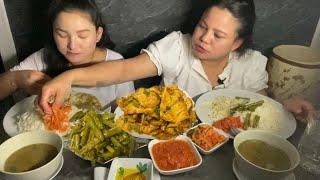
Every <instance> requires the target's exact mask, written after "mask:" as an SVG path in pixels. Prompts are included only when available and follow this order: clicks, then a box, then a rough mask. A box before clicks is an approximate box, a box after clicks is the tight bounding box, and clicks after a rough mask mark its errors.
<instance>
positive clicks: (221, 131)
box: [185, 123, 229, 154]
mask: <svg viewBox="0 0 320 180" xmlns="http://www.w3.org/2000/svg"><path fill="white" fill-rule="evenodd" d="M200 125H209V126H211V125H210V124H207V123H200V124H198V125H196V126H194V127H192V128H190V129H189V130H188V131H187V132H186V133H185V134H186V135H187V134H188V132H189V131H190V130H193V129H195V128H197V127H198V126H200ZM213 129H214V130H215V131H216V132H217V133H218V134H220V135H222V136H224V137H225V138H226V140H225V141H224V142H221V143H219V144H216V145H215V146H214V147H212V148H211V149H210V150H204V149H203V148H202V147H200V146H198V144H196V143H195V142H193V141H192V139H191V138H190V137H188V136H187V137H188V138H189V139H190V140H191V141H192V142H193V144H194V145H195V146H196V147H197V148H198V150H199V151H200V152H201V153H202V154H210V153H212V152H213V151H215V150H217V149H219V148H220V147H221V146H222V145H224V144H225V143H226V142H228V140H229V135H228V134H227V133H225V132H224V131H223V130H221V129H217V128H215V127H213Z"/></svg>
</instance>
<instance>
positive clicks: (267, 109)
mask: <svg viewBox="0 0 320 180" xmlns="http://www.w3.org/2000/svg"><path fill="white" fill-rule="evenodd" d="M244 101H245V100H244V99H236V98H234V97H227V96H219V97H217V98H216V99H215V100H214V101H213V102H212V111H213V113H212V118H213V120H214V121H217V120H220V119H223V118H225V117H228V116H230V115H231V113H230V109H232V108H234V107H236V106H238V105H239V104H241V103H243V102H244ZM256 101H257V100H250V102H249V103H252V102H256ZM247 113H248V112H241V113H240V112H237V113H236V114H235V115H239V116H240V117H241V119H242V121H243V117H245V115H246V114H247ZM251 114H252V115H258V116H260V120H259V124H258V127H257V129H264V130H271V131H274V132H278V131H279V130H280V129H279V127H280V123H279V119H280V118H281V113H280V112H279V111H277V109H276V108H275V107H274V106H272V105H271V104H270V103H269V102H268V101H266V100H264V103H263V104H262V105H261V106H259V107H258V108H256V110H255V111H254V112H251Z"/></svg>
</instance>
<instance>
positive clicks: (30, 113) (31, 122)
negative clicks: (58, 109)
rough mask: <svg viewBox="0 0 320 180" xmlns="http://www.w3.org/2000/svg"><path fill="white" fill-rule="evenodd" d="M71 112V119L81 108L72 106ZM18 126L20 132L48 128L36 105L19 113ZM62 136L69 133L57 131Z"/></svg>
mask: <svg viewBox="0 0 320 180" xmlns="http://www.w3.org/2000/svg"><path fill="white" fill-rule="evenodd" d="M71 109H72V110H71V112H70V113H69V115H68V116H69V119H70V118H71V117H72V116H73V115H74V114H75V113H76V112H78V111H79V110H80V109H78V108H77V107H75V106H72V108H71ZM17 127H18V133H23V132H27V131H35V130H46V127H45V125H44V123H43V120H42V117H41V116H40V115H39V113H38V112H37V111H36V110H35V108H34V107H32V108H30V109H28V110H27V111H26V112H24V113H22V114H19V115H17ZM55 132H56V133H57V134H59V135H60V136H65V135H66V134H68V130H67V132H64V133H61V132H58V131H55Z"/></svg>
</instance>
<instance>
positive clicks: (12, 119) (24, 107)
mask: <svg viewBox="0 0 320 180" xmlns="http://www.w3.org/2000/svg"><path fill="white" fill-rule="evenodd" d="M35 98H36V96H30V97H27V98H25V99H23V100H21V101H19V102H17V103H16V104H15V105H14V106H12V107H11V108H10V109H9V111H8V112H7V113H6V115H5V116H4V118H3V128H4V131H5V132H6V133H7V134H8V135H9V136H10V137H12V136H15V135H17V134H18V126H17V123H16V121H17V115H19V114H22V113H24V112H26V111H28V110H29V109H31V108H33V103H34V99H35Z"/></svg>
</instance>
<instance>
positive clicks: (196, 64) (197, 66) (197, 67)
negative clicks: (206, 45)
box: [192, 52, 237, 86]
mask: <svg viewBox="0 0 320 180" xmlns="http://www.w3.org/2000/svg"><path fill="white" fill-rule="evenodd" d="M192 57H193V63H192V69H193V70H194V71H196V72H197V73H198V74H200V76H201V77H203V78H204V79H206V80H207V81H208V82H209V79H208V76H207V75H206V73H205V72H204V69H203V67H202V64H201V62H200V60H199V59H198V58H196V57H194V56H193V55H192ZM236 57H237V53H235V52H231V53H230V54H229V58H228V63H227V65H226V67H225V68H224V69H223V72H222V73H221V74H219V75H218V78H219V79H221V80H222V81H223V84H226V83H227V82H229V79H230V74H231V69H232V64H233V63H234V61H235V60H236ZM218 86H221V85H218Z"/></svg>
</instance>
